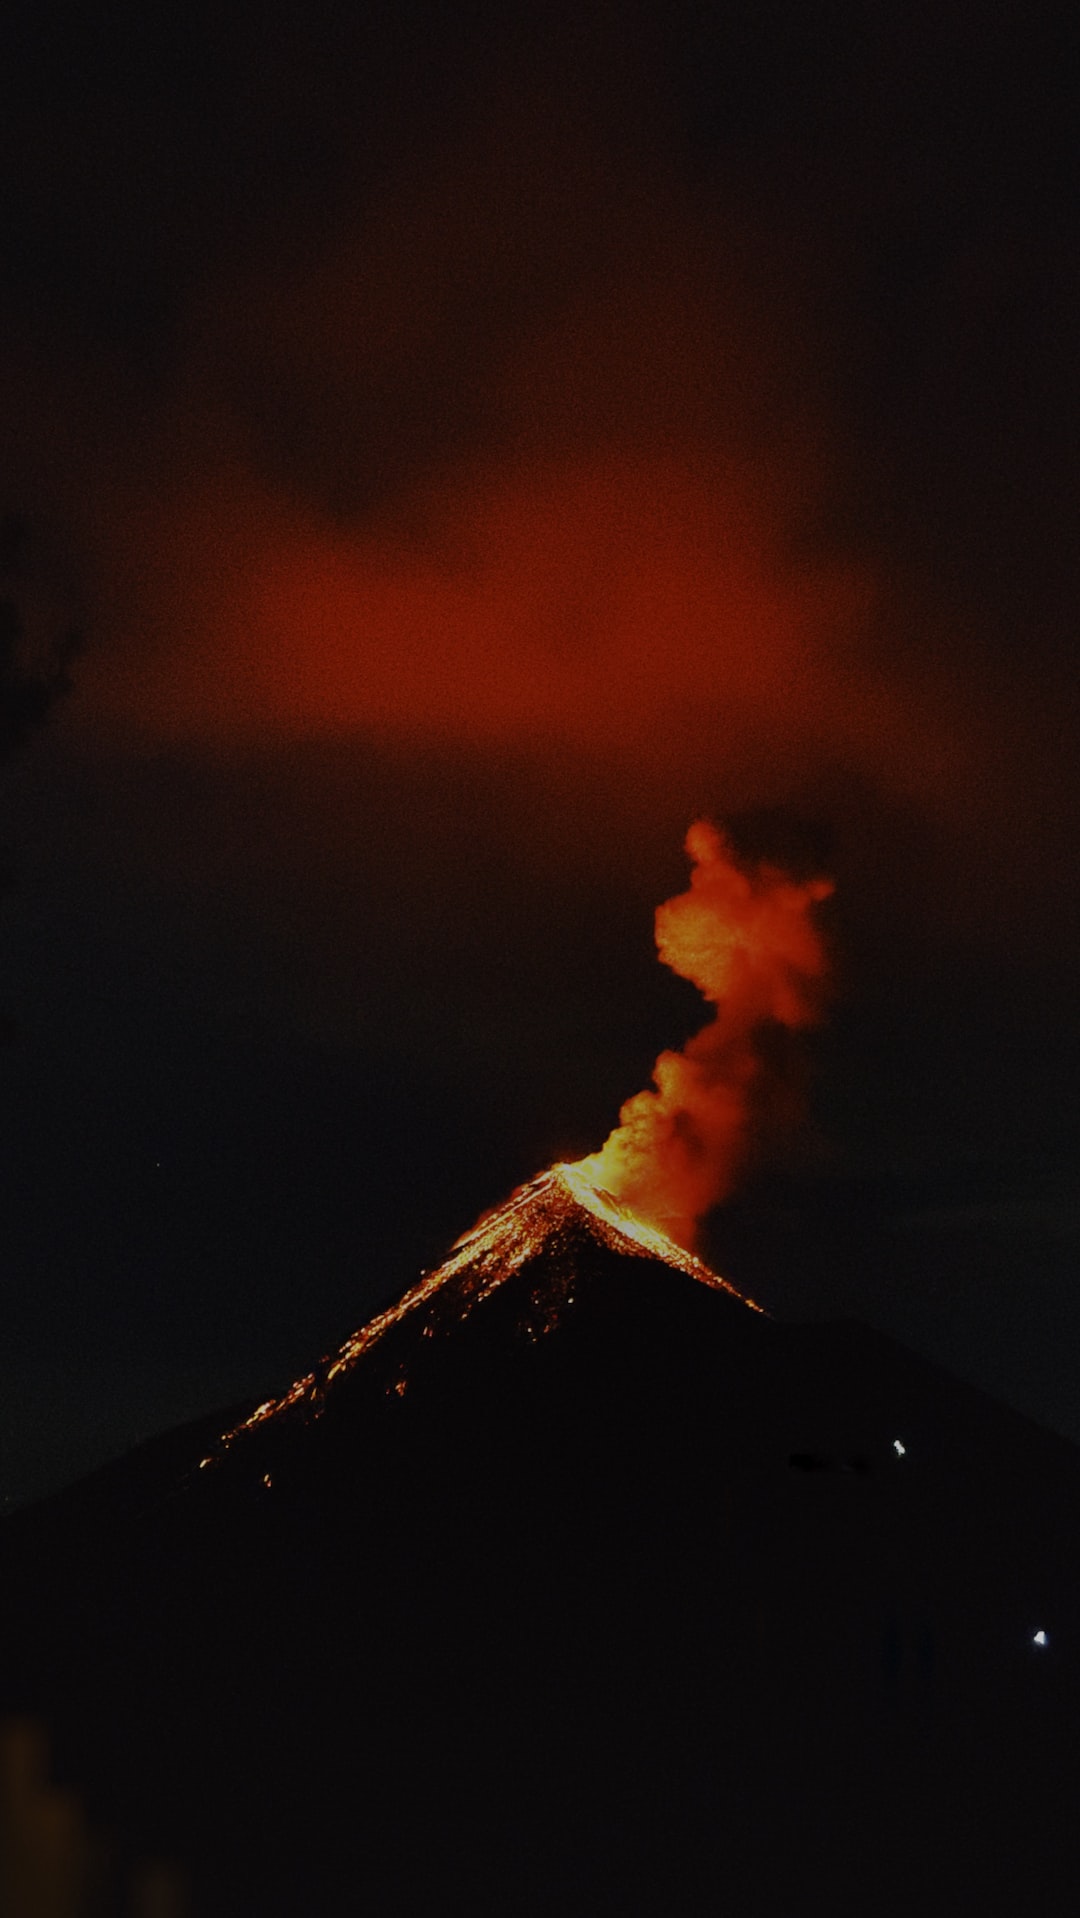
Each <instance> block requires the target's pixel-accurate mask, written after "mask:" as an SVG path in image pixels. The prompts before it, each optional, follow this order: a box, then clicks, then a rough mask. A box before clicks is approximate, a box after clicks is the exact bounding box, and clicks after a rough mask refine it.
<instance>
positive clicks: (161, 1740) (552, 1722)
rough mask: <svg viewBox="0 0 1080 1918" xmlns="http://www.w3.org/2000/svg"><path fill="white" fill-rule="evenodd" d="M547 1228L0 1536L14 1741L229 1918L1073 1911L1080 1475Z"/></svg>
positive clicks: (586, 1240) (741, 1309)
mask: <svg viewBox="0 0 1080 1918" xmlns="http://www.w3.org/2000/svg"><path fill="white" fill-rule="evenodd" d="M556 1240H557V1243H555V1241H552V1242H551V1243H545V1244H544V1245H542V1246H541V1247H540V1248H539V1250H537V1251H536V1252H535V1253H533V1254H531V1255H530V1257H529V1258H528V1259H526V1260H525V1261H524V1262H523V1263H521V1264H520V1266H519V1268H518V1269H517V1270H516V1271H515V1272H514V1273H513V1274H512V1276H510V1277H508V1278H507V1280H506V1282H505V1283H504V1284H501V1285H496V1286H493V1287H489V1289H488V1290H487V1291H486V1292H485V1293H484V1295H483V1296H482V1298H481V1299H480V1302H479V1303H476V1304H475V1309H471V1310H470V1311H469V1312H468V1313H465V1314H463V1315H457V1314H453V1313H451V1314H450V1315H449V1316H447V1315H446V1314H445V1313H444V1316H443V1320H442V1321H441V1322H439V1323H433V1322H432V1319H431V1316H430V1313H428V1316H427V1318H425V1316H424V1313H417V1314H413V1316H412V1318H409V1319H406V1320H404V1321H403V1322H402V1323H400V1324H398V1325H396V1326H394V1327H391V1328H390V1332H389V1334H388V1335H387V1336H386V1337H384V1338H382V1339H381V1340H380V1341H377V1342H376V1343H375V1344H374V1345H373V1346H372V1348H371V1349H370V1351H367V1352H365V1353H364V1354H363V1355H362V1356H361V1358H360V1359H359V1361H358V1362H357V1363H356V1364H355V1365H354V1366H353V1367H352V1368H351V1369H349V1370H347V1371H344V1372H343V1373H342V1374H341V1376H340V1377H338V1378H336V1379H335V1380H334V1382H333V1384H332V1385H330V1386H328V1387H327V1389H326V1390H325V1396H324V1397H323V1398H322V1412H321V1416H319V1417H317V1418H312V1417H310V1415H309V1414H310V1409H311V1407H310V1404H308V1405H305V1404H300V1405H297V1406H294V1407H292V1408H286V1410H285V1411H284V1412H283V1413H282V1414H281V1415H279V1416H275V1417H272V1418H268V1419H266V1420H264V1421H263V1422H262V1423H258V1424H256V1425H254V1426H252V1427H251V1428H250V1429H249V1430H248V1431H246V1432H244V1433H242V1434H241V1435H240V1436H239V1437H238V1438H237V1439H236V1440H235V1441H234V1442H233V1444H232V1445H231V1446H229V1447H228V1448H226V1449H225V1450H224V1451H223V1452H222V1453H221V1454H220V1455H219V1457H218V1459H217V1462H216V1463H215V1464H213V1465H211V1466H210V1467H208V1468H206V1469H205V1470H201V1471H200V1470H199V1469H198V1451H199V1450H201V1449H202V1446H201V1445H200V1446H196V1445H195V1444H194V1443H192V1446H191V1450H190V1456H189V1458H188V1459H187V1466H188V1468H189V1469H185V1470H178V1460H177V1458H176V1457H175V1456H173V1455H172V1454H170V1451H169V1448H168V1447H166V1448H164V1450H162V1451H160V1452H159V1454H158V1455H157V1456H150V1455H149V1454H147V1455H145V1456H140V1455H135V1456H134V1457H133V1459H132V1460H130V1461H129V1462H128V1464H127V1466H126V1467H125V1468H124V1469H122V1470H119V1471H114V1472H113V1473H111V1474H106V1475H103V1476H102V1477H101V1478H100V1479H99V1480H98V1481H97V1482H96V1483H93V1482H92V1483H90V1484H88V1485H87V1486H86V1487H85V1488H82V1489H81V1491H80V1492H79V1493H77V1494H76V1495H74V1496H68V1497H67V1498H66V1499H64V1500H62V1501H57V1502H54V1503H53V1504H52V1505H47V1506H43V1507H40V1508H38V1509H36V1510H34V1511H31V1512H27V1513H23V1514H20V1515H18V1517H17V1518H15V1519H13V1520H9V1521H7V1523H6V1524H5V1525H4V1527H3V1529H2V1532H0V1548H2V1551H3V1583H2V1595H3V1596H2V1602H3V1611H4V1618H3V1639H2V1652H0V1664H2V1673H0V1711H2V1710H3V1709H5V1708H8V1709H11V1708H15V1707H18V1708H32V1709H33V1710H34V1711H35V1712H37V1713H39V1714H40V1715H42V1716H43V1717H44V1718H45V1719H46V1721H47V1722H48V1723H49V1724H50V1726H51V1727H52V1730H53V1735H54V1740H55V1748H56V1757H57V1764H58V1766H59V1768H60V1770H61V1772H62V1774H63V1775H65V1776H69V1777H71V1778H72V1779H74V1780H77V1781H78V1782H79V1784H80V1786H81V1788H82V1790H83V1792H84V1794H85V1796H86V1798H87V1800H88V1804H89V1808H90V1811H91V1814H92V1815H93V1816H94V1817H95V1818H97V1819H100V1820H101V1821H102V1822H104V1823H107V1824H109V1825H111V1826H112V1827H113V1828H115V1829H119V1830H122V1831H123V1832H124V1833H125V1834H127V1835H128V1836H129V1837H130V1839H131V1841H132V1842H133V1843H135V1844H138V1845H142V1846H144V1847H146V1848H148V1849H156V1850H159V1851H161V1852H163V1853H165V1854H166V1855H171V1856H174V1857H178V1858H180V1859H182V1860H183V1861H184V1863H185V1866H186V1868H187V1871H188V1874H189V1878H190V1883H191V1887H192V1906H193V1910H194V1913H195V1915H196V1918H249V1915H250V1918H253V1915H254V1914H255V1913H258V1914H260V1918H278V1915H279V1914H281V1915H282V1918H283V1915H284V1914H285V1913H289V1914H296V1913H300V1912H302V1913H304V1914H312V1918H339V1915H340V1918H352V1915H353V1914H356V1918H360V1915H361V1914H368V1913H371V1914H378V1915H379V1918H389V1915H390V1914H419V1915H422V1914H427V1913H432V1914H435V1913H439V1914H441V1913H444V1912H451V1911H453V1912H456V1911H467V1912H470V1913H492V1914H515V1915H516V1914H521V1918H534V1915H535V1918H541V1915H543V1918H548V1915H549V1914H551V1915H554V1914H557V1913H558V1914H573V1915H575V1918H576V1915H577V1914H581V1918H586V1915H588V1918H592V1914H599V1913H611V1914H618V1915H620V1918H621V1914H627V1915H630V1914H635V1915H636V1914H641V1915H642V1918H645V1915H646V1914H648V1915H651V1914H656V1918H661V1915H662V1914H683V1913H685V1914H687V1915H688V1918H689V1915H690V1914H695V1915H696V1914H699V1913H700V1914H715V1913H722V1912H730V1913H732V1914H737V1915H738V1918H754V1915H755V1914H762V1915H764V1914H769V1918H773V1914H775V1918H797V1915H798V1914H801V1913H817V1912H823V1913H825V1912H827V1913H830V1914H835V1913H838V1912H845V1913H848V1912H850V1913H852V1914H855V1913H858V1914H860V1918H873V1915H875V1914H881V1915H882V1918H885V1915H886V1914H888V1915H889V1918H893V1915H894V1914H895V1918H914V1915H915V1914H919V1915H920V1918H923V1915H924V1914H941V1915H942V1918H945V1915H946V1914H948V1918H957V1914H962V1913H971V1914H973V1918H974V1914H980V1918H981V1915H982V1914H986V1913H992V1914H997V1913H1000V1914H1002V1918H1004V1914H1009V1918H1014V1915H1015V1914H1017V1913H1020V1912H1030V1913H1033V1914H1034V1913H1038V1914H1041V1915H1046V1918H1049V1915H1050V1914H1055V1913H1057V1912H1061V1913H1065V1912H1070V1913H1071V1912H1073V1911H1074V1910H1075V1909H1076V1907H1077V1900H1078V1897H1080V1844H1078V1842H1077V1838H1076V1837H1075V1836H1074V1829H1073V1827H1074V1809H1075V1807H1076V1806H1077V1804H1078V1803H1080V1796H1078V1789H1077V1788H1078V1785H1080V1734H1078V1729H1077V1728H1078V1725H1080V1718H1078V1711H1077V1708H1078V1705H1080V1660H1078V1654H1077V1640H1078V1635H1080V1606H1078V1604H1077V1592H1078V1591H1080V1583H1078V1570H1080V1564H1078V1560H1080V1552H1078V1546H1077V1534H1078V1528H1077V1517H1078V1512H1080V1461H1078V1460H1077V1458H1076V1455H1075V1453H1074V1452H1073V1450H1072V1449H1071V1448H1070V1447H1068V1446H1067V1445H1066V1444H1065V1443H1064V1442H1063V1441H1059V1440H1056V1439H1053V1438H1051V1437H1050V1436H1048V1435H1046V1434H1044V1433H1042V1432H1040V1431H1039V1430H1038V1429H1037V1428H1035V1427H1033V1426H1031V1425H1029V1424H1027V1423H1026V1422H1025V1421H1024V1420H1022V1419H1020V1418H1019V1417H1018V1416H1016V1415H1015V1414H1012V1413H1010V1412H1007V1411H1005V1410H1004V1409H1002V1408H1000V1407H998V1406H996V1405H994V1404H993V1403H991V1402H990V1401H988V1400H986V1399H983V1398H982V1397H980V1396H979V1395H978V1394H977V1393H975V1392H973V1391H971V1390H969V1389H966V1388H963V1387H961V1386H959V1385H956V1384H954V1383H953V1382H952V1381H950V1380H949V1379H947V1378H946V1377H944V1376H943V1375H942V1374H940V1373H938V1372H936V1371H935V1370H934V1369H933V1368H931V1367H929V1366H927V1365H925V1364H923V1363H921V1362H919V1361H917V1360H915V1359H914V1358H912V1357H910V1356H909V1355H908V1354H906V1353H905V1352H904V1351H902V1350H901V1349H900V1348H899V1347H897V1346H895V1345H893V1344H892V1343H891V1342H890V1341H888V1340H886V1339H884V1338H882V1337H880V1336H877V1335H874V1334H871V1333H870V1332H868V1331H866V1330H864V1329H863V1328H861V1327H859V1326H856V1325H853V1324H841V1325H833V1326H825V1327H812V1328H810V1327H804V1328H796V1327H784V1326H780V1325H777V1324H775V1323H773V1322H772V1321H770V1320H767V1319H765V1318H763V1317H761V1316H759V1315H756V1314H754V1313H752V1312H750V1311H749V1310H748V1309H747V1308H746V1307H745V1305H743V1304H742V1303H740V1302H739V1301H738V1300H737V1299H734V1298H732V1297H731V1296H729V1295H727V1294H725V1293H723V1292H720V1291H717V1290H713V1289H710V1288H709V1287H707V1286H705V1285H703V1284H700V1283H698V1282H697V1281H696V1280H695V1279H694V1278H693V1277H691V1276H689V1275H688V1274H686V1273H685V1272H683V1271H679V1270H676V1269H673V1268H672V1267H671V1266H670V1265H668V1264H667V1263H664V1262H663V1261H661V1260H659V1259H656V1260H654V1259H651V1258H645V1257H640V1256H638V1257H633V1258H631V1257H627V1256H624V1255H623V1254H622V1253H621V1252H620V1251H619V1250H618V1249H617V1247H616V1246H615V1245H614V1244H613V1243H603V1242H601V1239H600V1238H598V1237H597V1236H596V1234H595V1233H593V1232H591V1231H590V1230H589V1229H588V1222H587V1221H585V1222H584V1223H583V1222H582V1221H580V1220H578V1219H577V1218H576V1216H575V1215H573V1212H572V1209H571V1210H570V1211H569V1212H567V1213H566V1215H565V1216H564V1217H563V1218H562V1220H561V1223H560V1228H559V1232H558V1234H556ZM446 1296H449V1295H446ZM556 1308H557V1309H556ZM425 1311H427V1307H425ZM317 1396H318V1395H317ZM309 1397H310V1395H309ZM896 1441H899V1445H900V1446H901V1447H903V1451H902V1452H901V1451H900V1450H899V1449H898V1446H897V1444H896ZM175 1449H176V1450H177V1451H181V1452H186V1450H187V1448H186V1445H185V1444H184V1443H181V1444H180V1445H179V1446H178V1447H176V1448H175ZM1040 1631H1042V1632H1044V1633H1045V1634H1046V1635H1047V1642H1046V1643H1045V1644H1037V1643H1036V1642H1035V1636H1034V1635H1035V1633H1036V1632H1040ZM16 1918H17V1915H16Z"/></svg>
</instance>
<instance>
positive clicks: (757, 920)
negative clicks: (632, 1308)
mask: <svg viewBox="0 0 1080 1918" xmlns="http://www.w3.org/2000/svg"><path fill="white" fill-rule="evenodd" d="M686 850H687V852H688V853H689V855H690V857H691V859H692V860H693V861H694V870H693V872H692V874H691V878H690V890H689V891H688V892H684V893H680V894H679V895H678V897H677V898H675V899H669V900H668V901H667V902H666V904H665V905H662V906H660V907H658V909H657V914H656V944H657V949H658V951H659V954H660V957H661V959H662V960H663V962H664V964H665V965H667V966H670V967H671V969H672V971H673V972H677V973H678V974H679V976H680V977H681V978H683V979H690V980H692V981H693V983H694V985H696V986H697V987H698V989H699V991H700V992H702V993H703V994H704V996H705V998H706V999H708V1000H709V1001H710V1002H711V1003H712V1004H713V1005H715V1007H716V1016H715V1018H714V1019H713V1020H712V1021H711V1023H710V1024H709V1025H707V1026H705V1027H703V1028H702V1030H701V1031H700V1032H698V1033H696V1034H695V1036H694V1037H693V1038H692V1039H690V1040H689V1041H688V1042H687V1044H686V1046H685V1047H684V1049H683V1051H682V1052H662V1053H661V1054H660V1057H659V1059H658V1060H657V1061H656V1065H655V1066H654V1068H653V1081H654V1088H655V1089H647V1090H645V1091H643V1092H638V1093H635V1095H634V1097H633V1098H632V1099H628V1100H627V1102H626V1104H625V1105H624V1106H623V1108H622V1111H621V1112H620V1114H619V1120H620V1123H619V1125H618V1126H617V1127H616V1129H615V1131H614V1132H612V1133H611V1135H610V1137H609V1138H608V1140H607V1142H606V1144H605V1145H604V1146H603V1147H602V1148H601V1150H600V1151H599V1152H597V1153H594V1154H592V1156H591V1157H589V1158H587V1159H585V1160H583V1161H582V1162H581V1170H582V1171H583V1172H584V1173H585V1175H586V1176H587V1177H588V1178H590V1179H592V1180H594V1181H595V1183H596V1184H597V1185H600V1186H602V1187H603V1188H604V1189H605V1190H606V1191H608V1192H611V1193H612V1194H614V1196H615V1197H616V1198H618V1199H621V1200H622V1201H623V1203H624V1204H626V1205H628V1206H630V1207H631V1208H632V1210H633V1211H634V1212H635V1213H636V1214H637V1215H638V1216H639V1217H641V1218H643V1219H646V1220H648V1221H649V1222H650V1223H652V1224H655V1225H659V1226H661V1227H662V1228H663V1229H664V1230H665V1231H667V1232H668V1233H669V1234H670V1235H671V1237H672V1238H675V1239H677V1240H679V1241H680V1242H681V1243H683V1244H686V1245H690V1244H692V1242H693V1239H694V1235H695V1229H696V1226H697V1222H698V1220H699V1219H701V1218H702V1217H703V1216H704V1215H705V1213H706V1212H708V1211H709V1209H710V1207H712V1206H714V1205H716V1204H717V1203H718V1202H719V1201H720V1200H721V1199H723V1198H725V1197H726V1196H727V1194H728V1193H729V1192H730V1190H731V1188H732V1185H733V1184H734V1182H735V1180H736V1178H737V1176H738V1174H739V1171H740V1170H741V1168H742V1165H743V1163H744V1161H745V1155H746V1150H747V1142H748V1131H749V1122H750V1118H751V1113H752V1106H753V1101H754V1099H755V1097H756V1095H757V1094H758V1093H759V1091H760V1084H761V1079H762V1076H763V1074H764V1072H765V1069H766V1068H765V1062H764V1056H763V1049H762V1046H761V1038H762V1035H763V1033H764V1031H765V1030H767V1028H768V1027H769V1026H770V1025H773V1026H782V1027H785V1028H787V1029H788V1030H789V1031H793V1030H796V1029H798V1028H800V1027H804V1026H809V1025H813V1024H814V1023H815V1022H816V1020H817V1018H818V1016H819V1011H820V1003H821V988H822V984H823V981H824V977H825V972H826V957H825V950H824V946H823V943H822V939H821V935H820V932H819V931H818V928H817V926H816V925H815V924H814V921H813V917H812V909H813V907H814V906H815V905H816V904H818V902H819V901H821V900H822V899H826V898H827V897H828V896H829V894H830V893H831V892H832V890H833V887H832V882H831V881H830V880H828V879H811V880H806V881H799V880H795V879H792V878H790V877H788V876H787V875H786V874H785V873H783V872H781V871H779V870H778V869H777V868H776V867H774V866H769V865H765V864H762V865H758V866H755V867H754V868H753V869H752V870H744V869H743V868H742V867H741V866H740V865H739V864H738V863H737V862H736V859H735V856H734V853H733V852H732V849H731V847H730V846H729V844H728V842H727V840H726V839H725V838H724V836H723V834H722V833H720V832H718V831H717V829H716V828H715V826H712V825H709V824H708V823H707V822H706V821H705V820H698V821H697V822H696V823H695V824H694V825H693V826H691V828H690V831H689V832H688V834H687V836H686Z"/></svg>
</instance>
